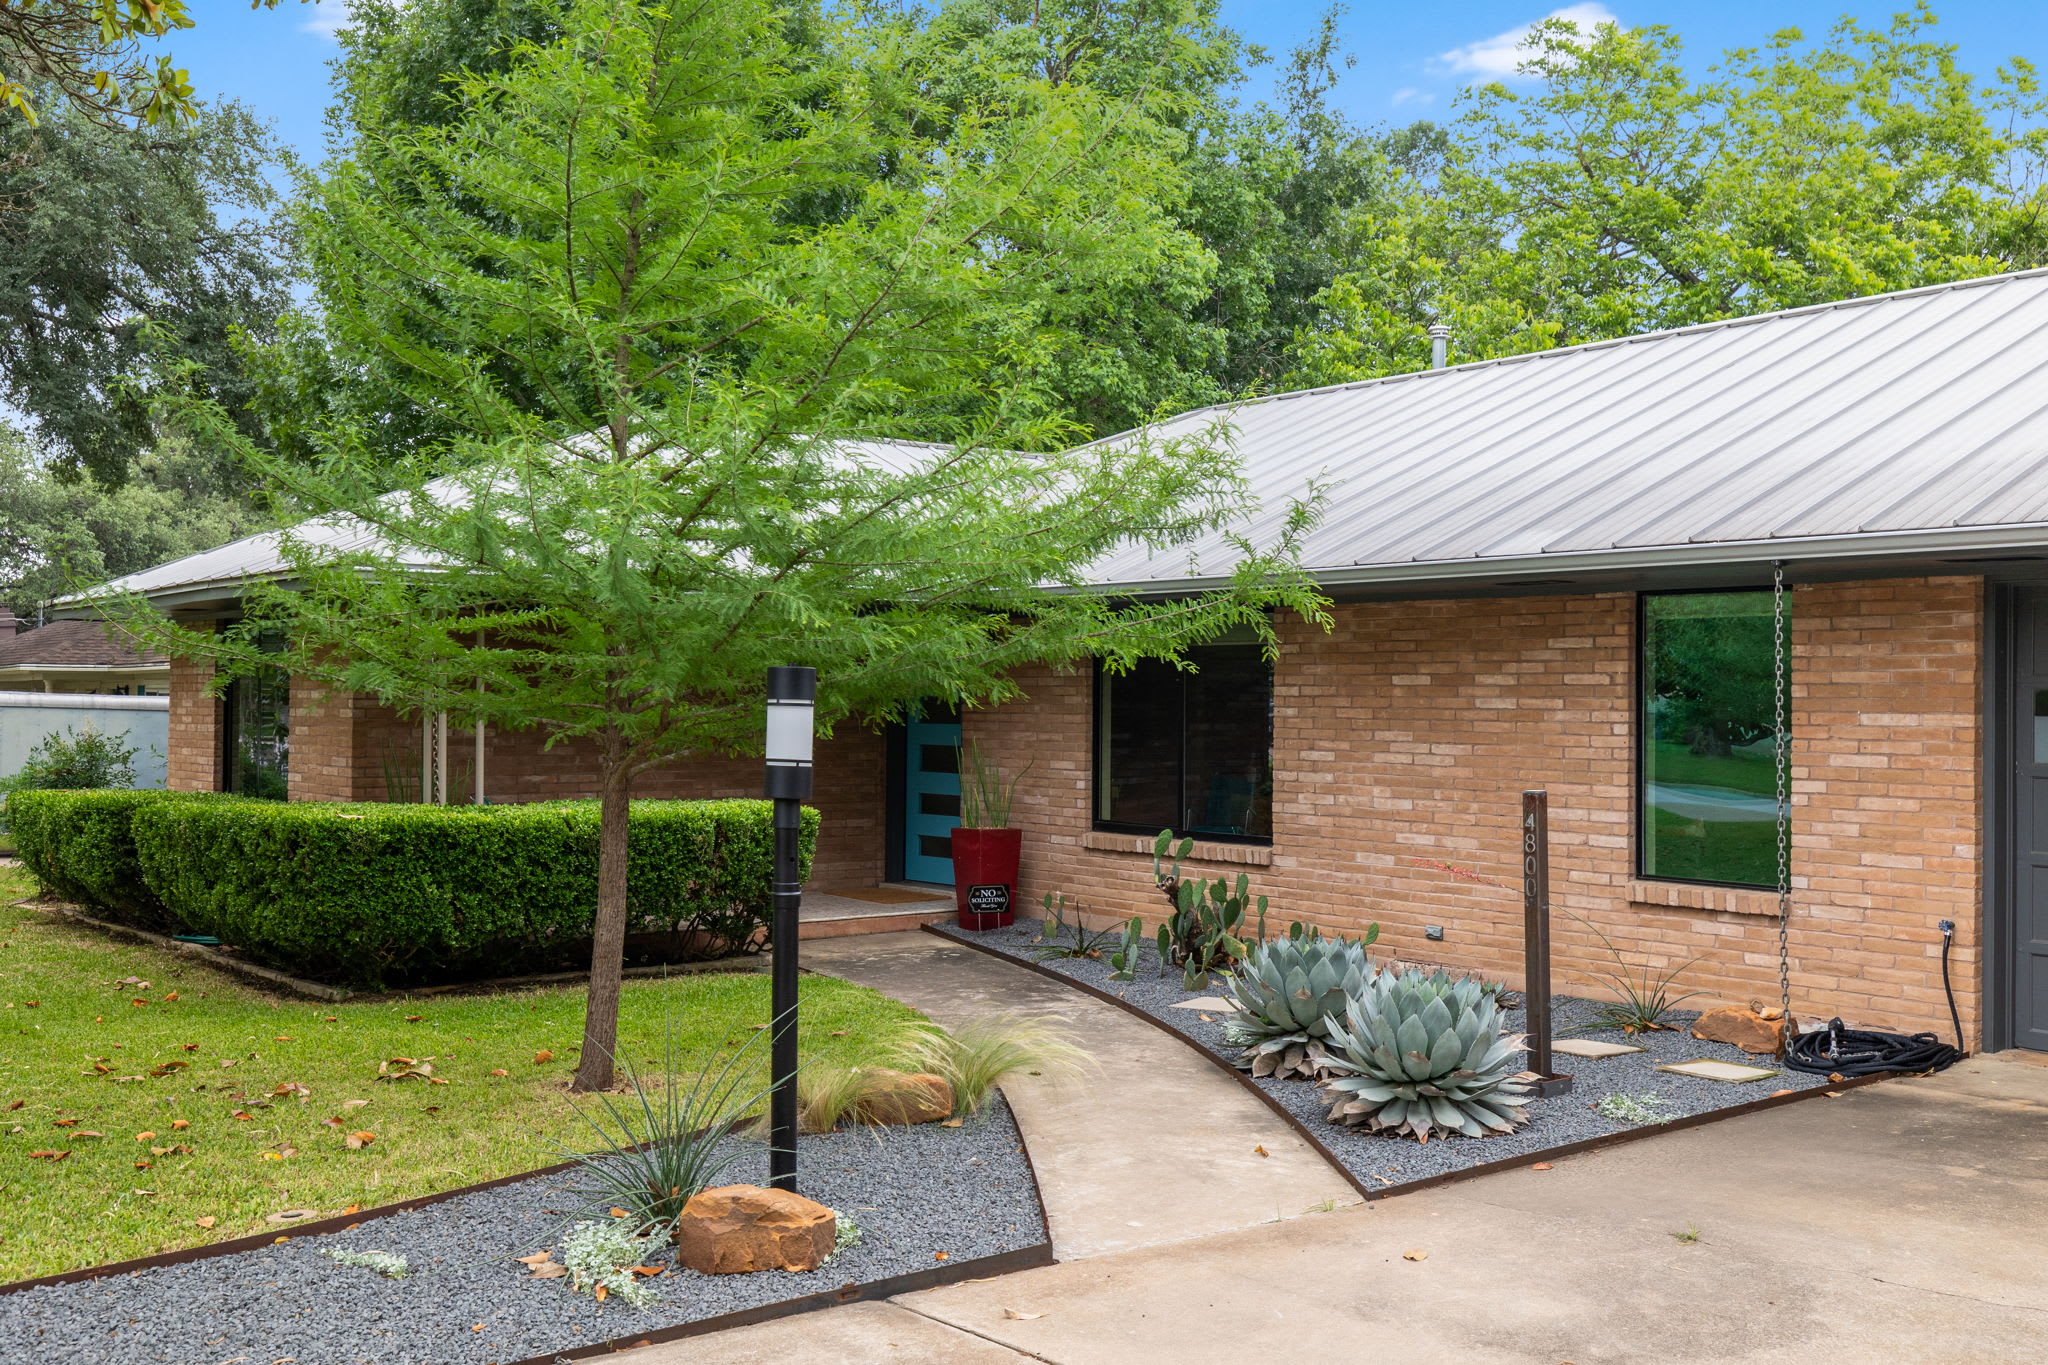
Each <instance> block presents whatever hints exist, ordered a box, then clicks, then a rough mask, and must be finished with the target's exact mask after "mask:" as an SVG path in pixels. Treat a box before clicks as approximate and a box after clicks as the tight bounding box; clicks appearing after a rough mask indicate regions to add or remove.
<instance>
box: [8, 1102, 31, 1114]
mask: <svg viewBox="0 0 2048 1365" xmlns="http://www.w3.org/2000/svg"><path fill="white" fill-rule="evenodd" d="M27 1103H28V1101H27V1100H16V1101H15V1102H14V1103H12V1104H10V1105H8V1106H7V1112H8V1113H10V1114H11V1113H13V1112H14V1111H15V1110H17V1109H19V1108H21V1106H23V1105H24V1104H27Z"/></svg>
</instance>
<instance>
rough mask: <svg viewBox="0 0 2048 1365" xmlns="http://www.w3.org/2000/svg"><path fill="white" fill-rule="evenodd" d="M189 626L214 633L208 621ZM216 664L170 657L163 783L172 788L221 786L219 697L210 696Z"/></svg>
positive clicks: (214, 788)
mask: <svg viewBox="0 0 2048 1365" xmlns="http://www.w3.org/2000/svg"><path fill="white" fill-rule="evenodd" d="M187 629H189V630H194V631H201V632H205V633H208V634H210V633H212V630H213V625H212V623H210V622H205V623H201V624H197V625H192V626H188V627H187ZM212 677H213V665H212V663H210V662H205V661H201V660H198V659H186V658H174V659H172V660H171V681H170V692H171V701H170V732H169V738H168V740H167V741H166V748H167V752H166V753H165V755H164V760H165V774H164V785H165V786H167V787H169V788H170V789H171V790H172V791H186V792H210V791H217V790H219V788H220V728H221V716H220V699H219V698H217V697H211V696H208V695H207V692H206V684H207V683H208V682H209V681H210V680H211V679H212Z"/></svg>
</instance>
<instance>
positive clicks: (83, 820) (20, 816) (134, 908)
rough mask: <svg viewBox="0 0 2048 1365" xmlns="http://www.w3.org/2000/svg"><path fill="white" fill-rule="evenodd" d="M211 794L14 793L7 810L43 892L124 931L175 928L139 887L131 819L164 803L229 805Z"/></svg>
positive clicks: (143, 885)
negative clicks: (136, 927)
mask: <svg viewBox="0 0 2048 1365" xmlns="http://www.w3.org/2000/svg"><path fill="white" fill-rule="evenodd" d="M235 799H237V798H234V797H224V796H219V795H216V794H214V793H211V792H203V793H202V792H167V791H155V790H147V791H133V790H107V791H70V790H58V789H52V788H40V789H27V790H22V791H16V792H14V793H13V794H12V795H11V796H9V797H8V801H7V810H8V814H9V818H10V819H11V820H12V822H13V825H14V839H15V845H16V848H17V851H18V852H19V853H20V855H21V860H22V862H23V863H24V864H26V865H27V867H28V870H29V873H30V875H32V876H33V877H34V878H35V879H36V881H37V882H38V883H39V884H41V886H42V888H43V890H44V891H46V892H48V893H49V894H51V895H53V896H58V897H61V898H62V899H64V900H68V901H76V902H78V903H79V904H81V905H86V906H90V907H92V908H93V909H95V910H98V911H100V912H101V913H102V914H104V915H105V916H106V917H107V918H109V919H113V920H118V921H120V922H121V923H123V924H135V925H140V926H142V927H144V928H149V929H168V928H173V927H175V922H174V920H173V918H172V916H171V914H170V912H169V911H168V910H167V909H166V908H165V907H164V903H163V901H162V900H161V899H160V898H159V897H158V896H157V894H156V893H155V892H154V891H153V890H151V889H150V888H149V886H148V885H147V884H146V882H145V881H144V879H143V875H142V867H141V864H140V863H139V862H138V861H137V858H136V854H135V836H134V829H133V823H132V817H133V815H134V812H135V810H136V809H137V808H138V807H140V806H143V805H148V804H152V803H160V802H165V801H192V800H209V801H233V800H235Z"/></svg>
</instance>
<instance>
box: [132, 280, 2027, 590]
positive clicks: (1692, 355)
mask: <svg viewBox="0 0 2048 1365" xmlns="http://www.w3.org/2000/svg"><path fill="white" fill-rule="evenodd" d="M1219 420H1220V421H1224V422H1227V423H1228V424H1229V426H1230V428H1231V434H1230V438H1229V439H1230V440H1231V442H1232V443H1233V445H1234V447H1235V450H1236V452H1237V454H1238V455H1239V456H1240V458H1241V459H1242V461H1243V465H1244V472H1245V477H1246V480H1247V482H1248V484H1249V486H1250V491H1251V493H1252V496H1253V498H1254V499H1255V500H1256V505H1257V506H1256V510H1255V511H1253V512H1252V513H1251V515H1250V516H1249V518H1248V519H1247V520H1246V521H1245V522H1244V523H1242V524H1241V525H1239V526H1238V527H1236V528H1234V529H1235V530H1236V531H1238V532H1239V533H1240V534H1243V535H1245V536H1246V537H1247V538H1248V539H1249V540H1250V541H1251V542H1252V543H1253V544H1255V545H1262V546H1270V545H1272V544H1273V543H1274V542H1275V540H1276V539H1277V537H1278V535H1279V533H1280V529H1281V526H1282V525H1283V523H1284V520H1285V515H1286V508H1287V506H1288V504H1289V503H1290V502H1291V501H1292V500H1294V499H1297V498H1299V497H1301V496H1302V495H1303V494H1304V493H1306V491H1307V490H1308V488H1309V487H1310V485H1311V484H1312V483H1318V482H1319V483H1321V484H1322V486H1323V488H1324V491H1325V494H1326V496H1327V499H1328V501H1327V506H1326V510H1325V512H1324V515H1323V518H1322V521H1321V523H1320V525H1319V526H1318V527H1317V528H1316V529H1315V530H1314V531H1313V532H1311V533H1310V534H1309V536H1308V537H1307V540H1306V542H1305V544H1304V546H1303V551H1304V553H1303V556H1302V562H1303V564H1304V566H1305V567H1307V568H1308V569H1309V570H1310V571H1311V572H1313V574H1314V575H1315V577H1316V578H1317V579H1319V580H1320V581H1322V582H1323V583H1324V584H1326V585H1328V586H1330V587H1331V588H1333V589H1339V588H1353V589H1356V590H1359V591H1366V592H1370V591H1373V590H1381V591H1387V592H1393V593H1402V592H1418V591H1424V592H1426V591H1455V590H1457V589H1458V588H1459V587H1460V586H1461V585H1462V586H1464V587H1466V588H1471V587H1474V586H1476V585H1489V586H1490V585H1496V584H1505V585H1509V586H1513V585H1516V584H1518V583H1526V582H1530V581H1531V577H1530V576H1536V575H1546V576H1556V575H1563V574H1570V575H1573V578H1572V580H1571V581H1574V582H1587V583H1590V582H1597V581H1600V576H1601V575H1603V574H1605V575H1608V576H1610V578H1611V579H1612V578H1613V577H1614V576H1616V575H1623V576H1626V575H1634V576H1636V577H1637V578H1638V579H1640V577H1641V575H1643V574H1644V573H1646V572H1650V571H1658V572H1665V573H1673V572H1681V571H1682V572H1692V573H1700V572H1703V571H1706V570H1708V569H1710V568H1711V566H1714V565H1722V566H1730V571H1733V566H1749V567H1753V566H1755V565H1757V564H1759V563H1763V562H1767V561H1769V560H1771V559H1778V558H1782V559H1786V560H1791V561H1797V562H1802V563H1803V564H1804V565H1805V566H1806V567H1807V568H1808V569H1811V568H1812V567H1813V566H1814V565H1816V564H1820V565H1836V566H1853V565H1866V566H1867V565H1871V564H1889V565H1899V564H1908V565H1910V564H1913V563H1918V562H1924V561H1926V560H1929V559H1939V558H1940V557H1942V556H1951V557H1955V558H1962V559H1965V560H1968V559H1972V558H1996V557H1998V556H1999V555H2000V554H2002V553H2012V554H2024V553H2027V552H2029V551H2048V270H2034V271H2026V272H2022V273H2018V274H2011V275H1998V276H1992V277H1989V278H1986V279H1978V280H1967V281H1963V282H1961V283H1957V284H1951V285H1938V286H1933V287H1929V288H1922V289H1911V290H1905V291H1902V292H1899V293H1895V294H1882V295H1878V296H1875V297H1872V298H1865V299H1852V300H1848V301H1846V302H1843V303H1835V304H1821V305H1815V306H1812V307H1807V308H1795V309H1789V310H1786V311H1784V312H1779V313H1767V314H1763V315H1760V316H1756V317H1747V318H1735V319H1731V320H1728V321H1725V322H1714V323H1705V324H1701V325H1699V326H1695V327H1685V328H1679V329H1676V330H1673V331H1667V332H1654V333H1650V334H1648V335H1644V336H1636V337H1627V338H1623V339H1620V340H1615V341H1604V342H1595V343H1592V344H1589V345H1584V346H1574V347H1567V348H1563V349H1560V350H1554V351H1544V352H1539V353H1537V354H1533V355H1526V356H1515V357H1511V358H1508V359H1502V360H1490V361H1477V362H1474V363H1472V364H1466V365H1456V366H1452V367H1450V368H1448V369H1443V370H1432V371H1424V372H1421V373H1417V374H1405V375H1394V376H1390V377H1388V378H1385V379H1376V380H1369V381H1366V382H1363V383H1358V384H1349V385H1342V386H1338V387H1333V388H1327V389H1312V390H1307V391H1304V392H1300V393H1288V394H1280V395H1277V396H1274V397H1270V398H1261V399H1253V400H1247V401H1244V402H1240V403H1235V404H1225V405H1221V406H1218V407H1213V408H1203V409H1199V410H1197V411H1194V412H1190V413H1185V414H1183V415H1181V416H1179V417H1176V418H1174V419H1172V420H1171V421H1169V422H1166V423H1163V424H1161V425H1160V426H1158V427H1157V428H1154V429H1153V434H1155V435H1158V436H1163V437H1172V436H1184V435H1192V434H1195V433H1198V432H1200V431H1201V430H1202V429H1203V428H1204V427H1205V426H1209V425H1212V424H1215V423H1217V422H1218V421H1219ZM1124 439H1128V437H1111V438H1108V441H1109V443H1111V444H1114V443H1115V442H1116V441H1118V440H1124ZM931 449H932V447H928V446H920V445H918V444H916V443H912V442H871V443H863V444H862V445H861V446H860V447H859V448H858V450H859V452H860V454H861V455H862V456H863V457H865V458H870V459H875V460H877V461H880V462H883V463H896V462H912V461H916V460H918V459H921V458H924V457H926V456H927V455H928V453H929V452H930V450H931ZM309 530H310V531H311V534H310V535H308V531H309ZM300 534H301V535H302V536H307V538H308V539H316V540H317V539H321V538H331V539H332V541H333V542H334V543H335V544H336V545H337V546H338V547H341V546H346V547H348V548H362V547H363V539H362V534H361V530H360V528H359V527H354V526H353V525H352V524H351V523H349V522H347V521H346V520H342V521H336V522H332V523H324V524H317V525H314V526H312V527H309V528H302V529H301V532H300ZM1236 558H1237V552H1236V550H1235V549H1234V547H1233V545H1232V544H1231V541H1230V539H1229V538H1228V537H1227V536H1225V535H1222V534H1218V535H1212V536H1208V537H1204V538H1202V539H1200V540H1197V541H1195V542H1192V543H1190V544H1185V545H1179V546H1175V547H1172V548H1171V549H1166V550H1153V549H1149V548H1146V547H1136V548H1132V549H1128V550H1124V551H1121V552H1118V553H1115V554H1112V555H1110V556H1108V557H1106V558H1105V559H1104V560H1103V561H1102V562H1101V563H1100V564H1099V565H1098V567H1097V571H1096V574H1095V577H1096V581H1097V582H1099V583H1102V584H1105V585H1109V586H1116V587H1125V588H1129V589H1130V590H1132V591H1135V592H1173V591H1180V590H1185V589H1189V588H1196V587H1201V586H1204V585H1207V584H1212V583H1214V582H1216V581H1217V580H1218V579H1219V578H1220V577H1221V576H1223V575H1225V574H1227V573H1228V572H1229V570H1230V568H1231V566H1232V564H1233V563H1234V562H1235V560H1236ZM284 567H285V565H284V561H283V559H282V557H281V556H280V554H279V553H278V533H276V532H270V533H266V534H263V535H256V536H251V537H249V538H247V539H245V540H240V541H236V542H235V543H234V544H232V545H225V546H222V547H221V548H219V549H217V550H208V551H206V552H204V553H202V554H196V555H191V556H188V557H186V558H184V559H181V560H177V561H174V562H173V563H170V564H165V565H161V566H159V567H157V568H154V569H149V570H146V571H144V572H142V573H137V574H131V575H129V576H128V577H126V578H123V579H120V580H117V581H116V582H115V584H113V585H111V586H114V587H117V588H129V589H134V590H136V591H139V592H142V593H144V594H146V595H148V596H150V597H152V598H154V599H156V600H157V601H158V602H159V603H160V604H162V605H166V606H170V605H176V604H178V603H181V602H196V601H200V600H206V599H213V598H223V597H231V596H233V595H234V594H235V592H236V590H237V585H239V584H240V583H241V582H242V581H244V580H246V579H251V578H259V577H265V576H269V575H274V574H277V573H279V572H281V571H282V570H283V569H284Z"/></svg>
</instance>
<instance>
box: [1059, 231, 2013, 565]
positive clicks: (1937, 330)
mask: <svg viewBox="0 0 2048 1365" xmlns="http://www.w3.org/2000/svg"><path fill="white" fill-rule="evenodd" d="M2044 372H2048V270H2035V271H2026V272H2021V273H2017V274H2011V275H2000V276H1992V277H1988V278H1984V279H1977V280H1968V281H1963V282H1960V283H1957V284H1951V285H1939V286H1933V287H1929V288H1921V289H1912V290H1904V291H1901V292H1899V293H1895V294H1885V295H1878V296H1875V297H1872V298H1865V299H1854V300H1849V301H1846V302H1842V303H1832V304H1820V305H1814V306H1810V307H1805V308H1796V309H1790V310H1787V311H1784V312H1779V313H1769V314H1763V315H1761V316H1757V317H1747V318H1735V319H1730V320H1727V321H1722V322H1713V323H1703V324H1700V325H1697V326H1692V327H1685V328H1679V329H1676V330H1672V331H1667V332H1658V333H1652V334H1649V335H1645V336H1638V337H1629V338H1623V339H1619V340H1614V341H1602V342H1592V343H1588V344H1586V345H1582V346H1574V347H1567V348H1563V349H1559V350H1553V351H1545V352H1539V353H1535V354H1531V355H1524V356H1514V357H1507V358H1503V359H1499V360H1490V361H1480V362H1474V363H1470V364H1465V365H1459V366H1453V367H1450V368H1448V369H1444V370H1435V371H1423V372H1421V373H1416V374H1406V375H1393V376H1388V377H1386V378H1383V379H1375V380H1367V381H1363V382H1360V383H1357V384H1350V385H1343V386H1338V387H1333V388H1326V389H1313V390H1307V391H1304V392H1299V393H1290V394H1280V395H1275V396H1273V397H1269V398H1258V399H1250V400H1246V401H1244V402H1240V403H1236V404H1222V405H1218V406H1216V407H1212V408H1205V409H1200V410H1198V411H1196V412H1191V413H1186V414H1183V415H1182V416H1180V417H1176V418H1174V419H1172V420H1171V421H1169V422H1166V423H1163V424H1161V425H1160V426H1158V427H1157V428H1154V429H1153V434H1154V435H1157V436H1162V437H1171V436H1182V435H1188V434H1191V433H1193V432H1195V431H1197V430H1199V429H1200V427H1201V426H1202V425H1204V424H1206V423H1210V422H1214V421H1216V420H1217V419H1218V418H1219V417H1221V418H1227V420H1228V421H1229V422H1230V423H1231V424H1232V426H1233V427H1234V428H1235V434H1234V442H1235V447H1236V449H1237V452H1238V454H1239V455H1240V457H1241V458H1242V459H1243V461H1244V470H1245V476H1246V479H1247V481H1248V483H1249V484H1250V487H1251V489H1252V491H1253V493H1254V494H1255V495H1256V496H1257V497H1258V498H1259V499H1260V500H1261V503H1262V510H1261V511H1260V512H1259V513H1257V514H1256V515H1255V517H1254V518H1253V519H1252V521H1251V523H1250V524H1249V527H1248V528H1244V529H1248V531H1249V536H1250V539H1251V540H1252V541H1253V542H1254V543H1255V544H1258V543H1264V544H1270V543H1272V541H1273V540H1274V538H1275V537H1277V535H1278V533H1279V529H1280V527H1281V525H1282V520H1283V516H1284V511H1285V507H1286V505H1287V503H1288V502H1289V501H1291V500H1292V499H1294V498H1297V497H1299V496H1301V495H1302V494H1303V493H1304V492H1305V491H1306V490H1307V488H1308V487H1309V485H1310V483H1311V481H1312V480H1321V481H1323V483H1324V484H1325V486H1326V492H1327V497H1328V503H1327V509H1326V512H1325V515H1324V517H1323V520H1322V522H1321V524H1320V525H1319V526H1318V527H1317V528H1316V529H1315V530H1314V531H1312V532H1311V533H1310V534H1309V535H1308V537H1307V538H1306V540H1305V542H1304V545H1303V551H1304V553H1303V563H1304V565H1305V566H1307V567H1308V568H1309V569H1311V570H1312V571H1314V572H1316V573H1317V574H1318V576H1321V577H1324V578H1325V579H1335V580H1340V581H1341V580H1344V579H1346V578H1347V577H1363V575H1360V574H1358V573H1357V571H1360V570H1370V571H1373V572H1374V574H1375V575H1377V576H1382V577H1386V578H1388V579H1390V580H1391V579H1393V578H1396V577H1399V578H1403V579H1410V580H1413V579H1417V578H1424V577H1428V576H1430V570H1431V568H1432V566H1434V567H1436V568H1439V569H1442V570H1444V571H1446V573H1445V576H1466V575H1469V574H1471V573H1472V572H1473V571H1474V570H1475V569H1479V568H1481V567H1484V566H1499V565H1504V564H1509V563H1514V564H1522V563H1525V562H1527V563H1529V564H1530V565H1531V567H1533V568H1537V569H1540V568H1541V567H1542V564H1541V562H1540V561H1543V560H1545V559H1548V558H1550V557H1553V556H1558V557H1569V556H1589V555H1597V556H1600V558H1601V562H1604V563H1610V564H1612V563H1621V562H1631V563H1637V564H1642V565H1650V564H1656V563H1659V562H1675V561H1676V559H1678V558H1684V557H1687V556H1685V555H1683V554H1681V553H1679V552H1682V551H1687V550H1690V549H1693V548H1696V547H1730V548H1732V547H1737V546H1755V547H1759V551H1760V553H1762V554H1763V555H1764V556H1765V557H1768V556H1770V555H1771V554H1775V553H1781V552H1783V553H1791V552H1792V550H1791V547H1792V545H1793V543H1794V542H1812V543H1811V544H1801V545H1800V547H1799V550H1800V552H1801V553H1803V554H1805V555H1807V556H1808V557H1811V556H1814V555H1818V554H1824V553H1827V552H1829V551H1830V548H1831V547H1832V548H1834V549H1840V548H1842V541H1843V539H1844V538H1858V537H1871V536H1886V537H1890V538H1892V539H1895V540H1896V541H1897V548H1899V549H1901V550H1904V549H1909V548H1910V542H1911V540H1912V538H1913V535H1914V533H1928V535H1927V539H1928V541H1929V543H1930V544H1932V543H1937V542H1938V543H1943V544H1947V543H1952V542H1953V541H1954V539H1955V538H1954V537H1953V536H1947V537H1942V536H1938V535H1936V534H1935V533H1941V532H1954V531H1957V530H1959V529H1967V528H1981V529H1983V530H1984V531H1985V532H1986V533H1987V534H1986V535H1985V536H1984V537H1981V539H1983V540H1984V541H1985V542H1986V543H1990V542H1993V541H1996V542H1997V543H1998V544H2000V545H2001V546H2004V545H2007V544H2010V545H2013V546H2023V545H2024V546H2039V545H2043V544H2048V524H2044V521H2048V383H2044V382H2043V380H2044ZM1111 439H1112V440H1116V439H1128V437H1125V438H1111ZM1994 531H1995V533H1994ZM2007 532H2009V534H2008V533H2007ZM1859 543H1860V542H1859ZM1233 558H1234V555H1233V553H1232V552H1231V550H1230V548H1229V545H1228V542H1227V540H1226V539H1225V538H1224V537H1222V536H1212V537H1207V538H1205V539H1203V540H1200V541H1197V542H1195V543H1193V544H1191V545H1188V546H1180V547H1175V548H1173V549H1171V550H1167V551H1160V552H1152V551H1148V550H1145V549H1143V548H1135V549H1131V550H1126V551H1123V552H1120V553H1118V554H1116V555H1113V556H1111V557H1110V558H1109V559H1107V560H1106V561H1105V562H1104V563H1103V564H1101V565H1100V566H1098V575H1097V577H1098V579H1099V580H1100V581H1103V582H1107V583H1113V584H1118V585H1129V586H1132V587H1144V586H1164V585H1166V584H1168V583H1172V584H1176V585H1180V584H1188V583H1192V582H1194V581H1198V580H1201V579H1205V578H1209V577H1213V576H1214V575H1216V574H1218V573H1220V572H1223V571H1225V570H1227V568H1228V567H1229V565H1230V563H1231V562H1232V560H1233Z"/></svg>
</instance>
